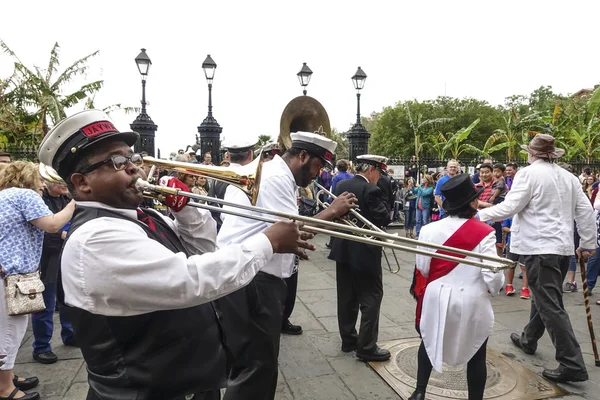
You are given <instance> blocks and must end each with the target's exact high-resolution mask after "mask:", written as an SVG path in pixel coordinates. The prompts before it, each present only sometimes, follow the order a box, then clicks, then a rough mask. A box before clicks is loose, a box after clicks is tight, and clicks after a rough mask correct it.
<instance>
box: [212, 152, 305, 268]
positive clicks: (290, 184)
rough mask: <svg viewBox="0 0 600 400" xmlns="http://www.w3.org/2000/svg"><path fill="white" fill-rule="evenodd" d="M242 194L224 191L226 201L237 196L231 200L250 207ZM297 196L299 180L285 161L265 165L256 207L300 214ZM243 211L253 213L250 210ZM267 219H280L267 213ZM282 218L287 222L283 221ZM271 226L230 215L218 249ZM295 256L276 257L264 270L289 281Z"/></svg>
mask: <svg viewBox="0 0 600 400" xmlns="http://www.w3.org/2000/svg"><path fill="white" fill-rule="evenodd" d="M235 192H238V194H235ZM239 193H242V192H241V191H240V190H239V189H237V188H232V187H231V186H230V187H228V188H227V191H226V192H225V198H227V197H228V196H232V199H233V198H234V197H233V196H235V199H236V200H232V201H238V202H244V203H243V204H249V201H248V199H247V197H245V195H244V197H245V198H244V199H242V198H241V196H240V195H239ZM297 195H298V187H297V186H296V180H295V179H294V175H292V171H291V170H290V168H289V167H288V165H287V164H286V163H285V161H284V160H283V158H281V157H280V156H278V155H276V156H275V157H274V158H273V160H271V161H269V162H266V163H264V164H263V166H262V175H261V180H260V191H259V193H258V199H257V201H256V206H258V207H264V208H268V209H270V210H277V211H282V212H286V213H289V214H295V215H298V203H297V200H296V198H297ZM244 212H247V213H248V214H252V212H250V211H244ZM259 215H261V214H259ZM264 216H266V217H269V218H277V217H274V216H271V215H267V214H264ZM279 219H281V220H284V218H279ZM269 226H270V224H268V223H266V222H261V221H256V220H252V219H249V218H242V217H236V216H233V215H228V216H227V218H225V221H224V222H223V225H222V226H221V230H220V231H219V235H218V238H217V243H218V246H219V248H222V247H224V246H227V245H230V244H232V243H241V242H242V241H244V240H247V239H248V238H249V237H251V236H253V235H256V234H257V233H259V232H263V231H264V230H265V229H267V228H268V227H269ZM294 257H295V255H294V254H275V255H273V258H272V259H271V261H270V262H269V263H268V264H267V265H266V266H265V267H263V268H262V269H261V271H262V272H266V273H268V274H271V275H274V276H277V277H279V278H289V277H290V276H291V275H292V273H293V271H294Z"/></svg>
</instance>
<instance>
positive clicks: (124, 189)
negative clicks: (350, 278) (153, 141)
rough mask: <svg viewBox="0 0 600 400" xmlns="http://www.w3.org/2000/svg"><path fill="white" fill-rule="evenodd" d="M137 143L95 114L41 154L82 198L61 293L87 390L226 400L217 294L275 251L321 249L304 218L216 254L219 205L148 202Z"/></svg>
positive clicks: (106, 396) (68, 127)
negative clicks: (301, 225) (159, 209)
mask: <svg viewBox="0 0 600 400" xmlns="http://www.w3.org/2000/svg"><path fill="white" fill-rule="evenodd" d="M138 139H139V135H138V134H137V133H135V132H123V133H121V132H119V131H118V130H117V129H116V128H115V126H114V125H113V124H112V122H110V118H109V117H108V115H106V113H104V112H101V111H96V110H87V111H83V112H81V113H78V114H75V115H73V116H71V117H69V118H67V119H65V120H63V121H61V122H59V123H58V124H57V125H56V126H55V127H54V128H53V129H52V131H51V132H49V133H48V135H47V136H46V137H45V138H44V140H43V142H42V144H41V145H40V150H39V158H40V160H41V161H42V162H43V163H45V164H47V165H50V166H52V167H53V168H54V169H56V170H57V172H58V173H59V175H60V176H61V178H62V179H63V180H64V181H65V182H66V183H67V186H68V187H69V190H70V192H71V194H72V195H73V198H74V199H75V200H77V201H78V206H77V209H76V211H75V214H74V217H73V219H72V221H71V227H70V230H69V234H68V237H67V240H66V243H65V246H64V249H63V253H62V265H61V272H60V276H59V281H58V284H59V291H58V292H59V295H58V297H59V300H60V301H61V302H62V303H63V304H64V305H65V307H67V308H68V309H69V313H70V314H69V316H70V320H71V322H72V324H73V328H74V331H75V338H76V340H77V343H78V344H79V345H80V346H81V350H82V353H83V355H84V359H85V361H86V363H87V369H88V377H89V379H88V381H89V384H90V390H89V393H88V397H87V398H88V400H112V399H115V398H123V399H134V398H135V399H138V400H153V399H159V398H160V399H169V400H175V399H177V400H179V399H183V398H185V397H186V396H191V395H197V397H200V398H202V399H207V400H208V399H211V400H212V399H218V398H219V397H220V393H219V388H222V387H224V384H225V378H226V376H225V373H226V370H225V365H226V363H225V351H224V347H223V343H222V338H221V335H220V331H221V329H220V326H219V325H220V323H219V321H218V319H217V318H216V314H215V312H214V309H213V307H212V305H211V303H210V302H211V301H212V300H215V299H217V298H219V297H221V296H224V295H226V294H228V293H231V292H233V291H235V290H237V289H239V288H240V287H243V286H244V285H246V284H248V283H249V282H250V281H251V280H252V278H253V276H254V275H255V274H256V273H257V272H258V271H259V270H260V269H261V268H263V267H264V266H265V265H266V264H267V263H268V262H269V261H270V260H271V258H272V257H273V253H276V252H289V251H291V252H294V253H297V254H305V253H304V249H310V248H312V245H309V244H308V243H306V242H304V241H303V240H301V239H300V232H299V230H298V226H296V225H294V224H291V223H278V224H275V225H273V226H272V227H270V228H269V229H267V230H265V231H264V232H262V233H259V234H257V235H254V236H252V237H250V236H248V237H247V240H245V241H243V242H239V243H237V244H232V245H231V246H228V247H226V248H222V249H219V250H216V251H215V239H216V230H215V223H214V221H213V220H212V218H211V216H210V213H209V212H208V211H201V210H199V209H196V208H192V207H190V206H186V203H187V199H186V198H180V197H174V196H167V200H166V203H167V205H169V206H170V207H171V209H172V211H173V215H174V216H175V221H171V220H170V219H168V218H165V217H163V216H162V215H160V214H158V213H156V212H153V211H152V210H143V209H139V208H138V205H139V204H140V203H141V201H142V199H143V197H142V193H141V191H140V190H139V189H138V188H137V187H136V185H135V183H136V181H137V179H138V178H139V176H140V175H139V165H140V163H141V161H142V159H141V157H140V156H139V155H137V154H133V153H132V151H131V148H130V146H132V145H133V144H134V143H135V142H136V141H137V140H138ZM168 184H169V185H170V186H173V187H179V188H181V189H184V190H186V189H187V191H189V188H186V187H185V185H184V184H183V183H182V182H180V181H178V180H176V179H174V178H173V179H171V180H170V181H169V183H168ZM304 237H306V235H304Z"/></svg>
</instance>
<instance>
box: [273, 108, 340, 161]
mask: <svg viewBox="0 0 600 400" xmlns="http://www.w3.org/2000/svg"><path fill="white" fill-rule="evenodd" d="M298 131H304V132H321V133H322V134H324V135H325V136H327V137H329V135H330V134H331V125H330V123H329V116H328V115H327V111H325V107H323V105H322V104H321V103H319V102H318V101H317V100H316V99H314V98H313V97H310V96H298V97H296V98H295V99H293V100H292V101H290V102H289V103H288V104H287V106H285V109H284V110H283V113H282V114H281V120H280V122H279V137H278V138H277V143H278V144H279V148H280V149H281V151H282V152H285V151H286V150H287V149H289V148H290V147H292V138H291V136H290V134H291V133H292V132H298Z"/></svg>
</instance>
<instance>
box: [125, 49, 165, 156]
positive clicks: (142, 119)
mask: <svg viewBox="0 0 600 400" xmlns="http://www.w3.org/2000/svg"><path fill="white" fill-rule="evenodd" d="M135 63H136V65H137V68H138V71H139V73H140V76H141V77H142V102H141V103H142V111H141V112H140V114H139V115H138V116H137V118H136V119H135V120H134V121H133V122H132V123H131V124H130V125H129V127H130V128H131V130H132V131H134V132H137V133H139V134H140V138H139V139H138V141H137V142H136V143H135V144H134V145H133V149H134V151H135V152H136V153H141V152H143V151H145V152H146V153H148V155H150V156H152V157H154V139H155V136H156V130H157V129H158V126H157V125H156V124H155V123H154V121H152V118H150V116H149V115H148V113H147V112H146V80H147V79H148V72H149V71H150V66H151V65H152V61H151V60H150V57H148V54H146V49H142V51H141V53H140V54H138V56H137V57H136V58H135Z"/></svg>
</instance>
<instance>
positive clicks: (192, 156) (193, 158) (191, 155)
mask: <svg viewBox="0 0 600 400" xmlns="http://www.w3.org/2000/svg"><path fill="white" fill-rule="evenodd" d="M187 155H188V162H189V163H192V164H198V159H197V158H196V152H195V151H194V150H190V151H189V152H188V154H187Z"/></svg>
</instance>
